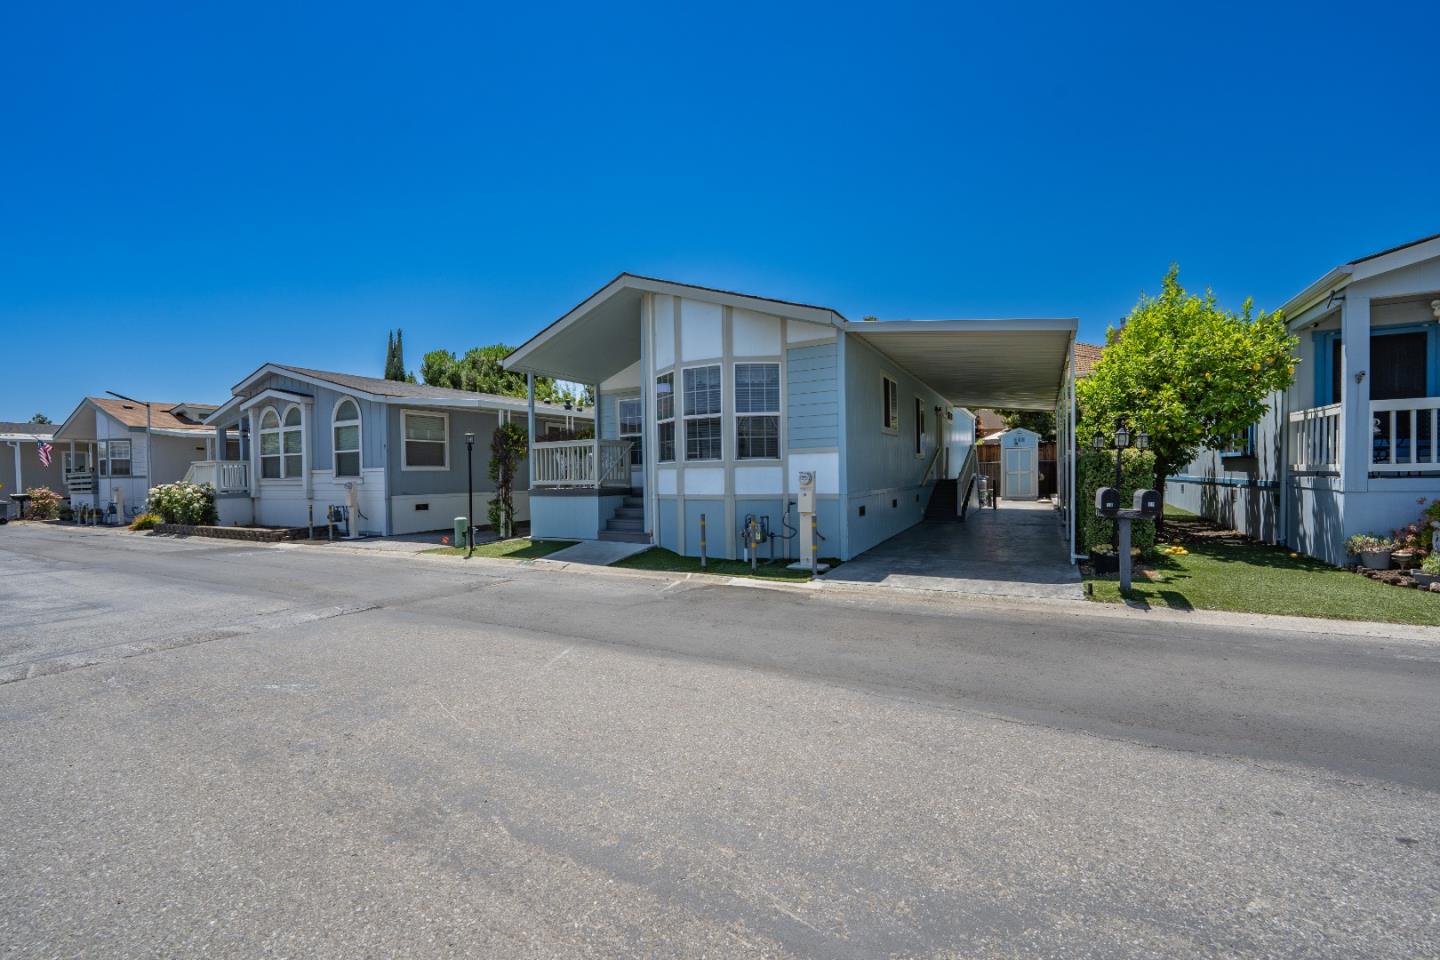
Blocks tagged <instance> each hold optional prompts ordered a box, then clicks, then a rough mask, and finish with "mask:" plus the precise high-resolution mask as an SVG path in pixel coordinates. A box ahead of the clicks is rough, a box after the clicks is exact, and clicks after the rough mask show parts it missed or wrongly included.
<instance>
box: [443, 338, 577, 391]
mask: <svg viewBox="0 0 1440 960" xmlns="http://www.w3.org/2000/svg"><path fill="white" fill-rule="evenodd" d="M513 350H514V348H513V347H508V346H506V345H505V344H503V343H492V344H490V345H489V346H487V347H472V348H470V349H469V350H467V351H465V356H463V357H458V358H457V357H456V356H455V354H454V353H452V352H451V351H449V350H431V351H430V352H429V353H427V354H425V357H424V359H423V360H421V362H420V377H421V379H422V380H423V381H424V382H425V383H427V384H429V385H430V386H432V387H450V388H451V389H453V390H470V391H472V392H475V393H493V394H497V395H499V396H502V397H525V396H528V395H529V391H528V388H527V387H526V385H525V374H523V373H517V372H516V371H513V370H506V369H505V367H504V360H505V358H506V357H508V356H509V355H510V354H511V352H513ZM589 397H590V388H589V387H585V388H584V393H583V397H577V396H576V393H575V391H574V389H572V387H571V386H567V385H562V384H561V383H559V382H558V381H556V380H555V379H554V378H552V377H536V378H535V399H536V400H539V401H542V402H544V403H564V402H565V401H566V400H570V401H581V402H585V403H586V404H587V405H589Z"/></svg>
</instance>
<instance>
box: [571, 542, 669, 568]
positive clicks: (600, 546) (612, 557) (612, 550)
mask: <svg viewBox="0 0 1440 960" xmlns="http://www.w3.org/2000/svg"><path fill="white" fill-rule="evenodd" d="M651 546H653V544H649V543H620V542H617V541H611V540H581V541H580V542H579V543H577V544H575V546H573V547H566V548H565V549H564V550H557V551H555V552H554V553H552V554H550V555H549V556H548V557H545V558H544V559H545V560H547V561H549V562H551V563H583V564H587V565H590V566H596V567H608V566H610V564H612V563H619V562H620V561H621V560H624V559H625V558H626V557H633V556H634V555H635V554H637V553H644V552H645V551H646V550H649V549H650V547H651Z"/></svg>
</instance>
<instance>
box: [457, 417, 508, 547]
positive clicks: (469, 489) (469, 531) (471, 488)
mask: <svg viewBox="0 0 1440 960" xmlns="http://www.w3.org/2000/svg"><path fill="white" fill-rule="evenodd" d="M465 493H466V497H467V498H468V500H469V505H468V506H467V507H466V508H465V543H466V551H465V559H467V560H468V559H470V558H471V557H472V556H474V555H475V434H473V433H467V434H465ZM501 513H502V514H503V513H504V510H503V509H502V510H501ZM505 519H506V518H505V517H503V516H502V517H501V522H502V523H504V522H505ZM504 533H505V531H501V534H502V535H503V534H504Z"/></svg>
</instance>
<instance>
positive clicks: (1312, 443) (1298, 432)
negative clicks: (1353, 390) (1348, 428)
mask: <svg viewBox="0 0 1440 960" xmlns="http://www.w3.org/2000/svg"><path fill="white" fill-rule="evenodd" d="M1341 411H1342V405H1341V404H1338V403H1332V404H1330V405H1329V406H1325V407H1311V408H1310V409H1308V410H1292V411H1291V412H1290V429H1289V434H1290V435H1289V438H1288V440H1289V443H1288V449H1289V451H1290V469H1291V470H1304V471H1326V470H1338V469H1339V464H1340V460H1341V459H1342V458H1341V451H1342V450H1343V449H1344V440H1345V429H1344V426H1343V424H1342V423H1341V420H1342V417H1341Z"/></svg>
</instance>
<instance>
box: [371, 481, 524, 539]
mask: <svg viewBox="0 0 1440 960" xmlns="http://www.w3.org/2000/svg"><path fill="white" fill-rule="evenodd" d="M493 496H494V494H491V493H480V492H479V491H477V492H476V493H475V520H476V522H477V523H480V524H482V525H483V524H487V523H489V522H490V519H489V513H490V498H491V497H493ZM511 499H512V500H514V501H515V521H516V522H517V523H524V522H527V521H529V519H530V494H529V493H526V492H523V491H517V492H516V493H514V494H512V495H511ZM468 507H469V497H468V496H467V495H466V494H464V493H430V494H407V495H405V496H394V497H391V498H390V525H391V533H393V534H395V535H397V536H398V535H400V534H406V533H428V532H430V531H432V530H450V529H452V528H453V527H454V526H455V518H456V517H463V516H465V511H466V510H467V509H468Z"/></svg>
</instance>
